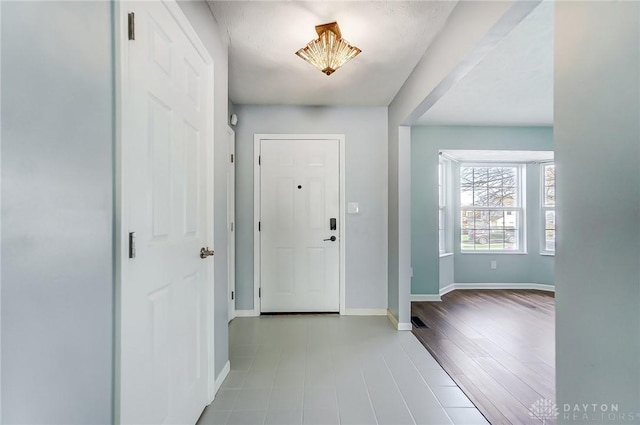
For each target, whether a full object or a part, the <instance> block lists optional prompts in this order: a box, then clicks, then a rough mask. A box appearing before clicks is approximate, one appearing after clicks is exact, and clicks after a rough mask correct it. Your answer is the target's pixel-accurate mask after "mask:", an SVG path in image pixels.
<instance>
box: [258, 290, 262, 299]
mask: <svg viewBox="0 0 640 425" xmlns="http://www.w3.org/2000/svg"><path fill="white" fill-rule="evenodd" d="M258 298H262V288H258Z"/></svg>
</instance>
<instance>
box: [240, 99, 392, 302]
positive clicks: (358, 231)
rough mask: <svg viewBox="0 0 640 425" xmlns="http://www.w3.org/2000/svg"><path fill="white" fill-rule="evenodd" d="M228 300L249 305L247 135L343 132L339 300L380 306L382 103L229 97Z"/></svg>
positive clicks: (383, 258)
mask: <svg viewBox="0 0 640 425" xmlns="http://www.w3.org/2000/svg"><path fill="white" fill-rule="evenodd" d="M236 113H237V114H238V125H237V127H236V156H237V159H238V161H237V164H236V223H237V234H236V237H237V240H236V261H237V262H236V290H237V293H238V297H237V301H236V308H237V309H239V310H249V309H252V308H253V230H254V229H253V136H254V134H257V133H298V134H300V133H320V134H322V133H326V134H329V133H331V134H344V135H345V139H346V153H345V156H346V158H345V163H346V171H345V172H346V176H345V178H346V201H347V202H358V203H359V204H360V213H359V214H354V215H350V214H347V223H346V237H347V240H346V279H345V280H346V307H347V308H386V307H387V279H386V276H387V249H386V247H387V232H386V223H387V216H386V213H387V162H386V161H387V109H386V108H384V107H368V108H367V107H302V106H253V105H252V106H249V105H236Z"/></svg>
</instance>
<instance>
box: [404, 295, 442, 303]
mask: <svg viewBox="0 0 640 425" xmlns="http://www.w3.org/2000/svg"><path fill="white" fill-rule="evenodd" d="M414 301H442V298H440V295H427V294H411V302H414Z"/></svg>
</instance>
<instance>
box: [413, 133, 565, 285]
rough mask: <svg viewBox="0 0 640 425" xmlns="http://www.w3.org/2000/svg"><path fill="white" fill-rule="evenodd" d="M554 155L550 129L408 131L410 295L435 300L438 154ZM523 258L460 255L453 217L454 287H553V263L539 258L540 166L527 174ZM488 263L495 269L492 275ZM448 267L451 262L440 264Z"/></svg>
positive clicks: (454, 171) (455, 179) (456, 200)
mask: <svg viewBox="0 0 640 425" xmlns="http://www.w3.org/2000/svg"><path fill="white" fill-rule="evenodd" d="M441 149H470V150H482V149H487V150H530V151H536V150H545V151H550V150H553V130H552V129H551V128H550V127H436V126H433V127H431V126H421V127H418V126H416V127H413V129H412V146H411V151H412V156H411V158H412V163H411V173H412V177H411V184H412V194H411V199H412V206H411V209H412V218H411V221H412V223H411V228H412V239H411V244H412V259H411V262H412V267H413V279H412V282H411V292H412V294H437V293H438V292H439V289H440V285H439V280H440V276H441V273H440V270H439V269H440V263H441V260H440V258H439V253H438V151H439V150H441ZM451 174H452V177H453V178H452V179H451V183H452V189H453V193H454V196H452V201H453V202H452V204H451V207H452V208H453V210H454V211H457V210H458V208H459V197H458V196H457V193H458V189H457V187H458V185H459V166H458V164H456V163H453V164H452V173H451ZM526 182H527V187H526V199H527V205H526V208H527V210H526V216H527V229H526V233H527V254H523V255H520V254H461V253H460V223H459V215H458V214H454V215H453V224H454V226H453V252H454V258H453V263H454V264H453V267H454V280H455V283H541V284H553V267H554V264H553V263H554V258H553V257H551V256H542V255H540V227H539V223H540V199H539V198H540V196H539V191H540V174H539V166H537V165H528V166H527V169H526ZM491 260H496V261H497V263H498V268H497V269H496V270H491V269H490V262H491ZM443 261H444V262H445V266H450V261H451V260H450V259H449V257H447V258H445V259H443Z"/></svg>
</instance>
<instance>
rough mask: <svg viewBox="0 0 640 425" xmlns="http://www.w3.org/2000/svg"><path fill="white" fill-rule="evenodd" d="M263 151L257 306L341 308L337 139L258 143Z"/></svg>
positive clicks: (291, 309) (272, 309)
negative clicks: (259, 286)
mask: <svg viewBox="0 0 640 425" xmlns="http://www.w3.org/2000/svg"><path fill="white" fill-rule="evenodd" d="M260 149H261V150H260V155H261V158H260V164H261V165H260V185H261V187H260V199H261V201H260V241H261V242H260V250H261V253H260V261H261V263H260V273H261V275H260V282H261V311H262V312H265V313H267V312H338V311H339V310H340V267H339V265H340V243H339V237H340V234H341V227H340V226H341V225H342V223H339V222H338V219H339V217H340V184H339V181H340V179H339V161H340V157H339V155H340V149H339V142H338V140H320V139H319V140H262V142H261V147H260ZM334 222H335V225H333V224H334ZM332 227H335V228H334V229H332ZM332 237H333V240H331V239H332Z"/></svg>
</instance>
